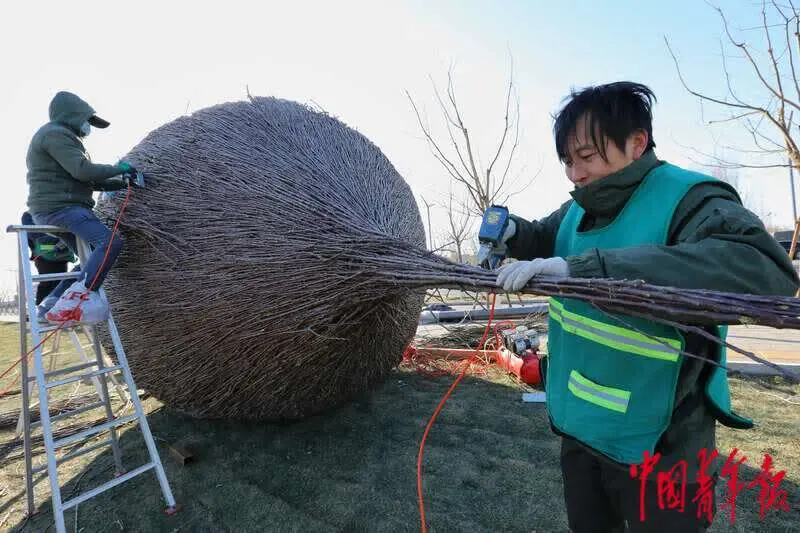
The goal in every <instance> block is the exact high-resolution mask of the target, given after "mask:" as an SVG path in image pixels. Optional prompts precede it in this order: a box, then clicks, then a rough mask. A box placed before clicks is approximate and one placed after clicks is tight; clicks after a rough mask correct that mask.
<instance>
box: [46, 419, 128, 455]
mask: <svg viewBox="0 0 800 533" xmlns="http://www.w3.org/2000/svg"><path fill="white" fill-rule="evenodd" d="M137 418H138V417H137V415H135V414H133V415H128V416H124V417H122V418H118V419H116V420H112V421H111V422H105V423H103V424H99V425H97V426H94V427H91V428H89V429H85V430H83V431H80V432H78V433H75V434H74V435H70V436H69V437H64V438H63V439H59V440H57V441H55V442H53V449H54V450H55V449H57V448H63V447H64V446H67V445H68V444H72V443H73V442H78V441H79V440H83V439H85V438H86V437H91V436H92V435H96V434H98V433H102V432H103V431H106V430H108V429H111V428H114V427H117V426H121V425H123V424H127V423H128V422H133V421H134V420H136V419H137Z"/></svg>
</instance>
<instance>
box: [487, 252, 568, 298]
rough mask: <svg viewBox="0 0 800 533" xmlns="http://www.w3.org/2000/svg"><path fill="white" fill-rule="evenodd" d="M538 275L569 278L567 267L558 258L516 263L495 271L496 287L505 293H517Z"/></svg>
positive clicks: (562, 260)
mask: <svg viewBox="0 0 800 533" xmlns="http://www.w3.org/2000/svg"><path fill="white" fill-rule="evenodd" d="M538 275H542V276H551V277H562V278H565V277H567V276H569V267H568V266H567V262H566V261H565V260H564V259H562V258H560V257H549V258H547V259H541V258H540V259H534V260H533V261H517V262H516V263H510V264H507V265H503V266H501V267H500V268H499V269H497V286H498V287H503V290H504V291H506V292H517V291H519V290H520V289H521V288H522V287H524V286H525V285H527V284H528V282H529V281H530V280H531V278H533V277H534V276H538Z"/></svg>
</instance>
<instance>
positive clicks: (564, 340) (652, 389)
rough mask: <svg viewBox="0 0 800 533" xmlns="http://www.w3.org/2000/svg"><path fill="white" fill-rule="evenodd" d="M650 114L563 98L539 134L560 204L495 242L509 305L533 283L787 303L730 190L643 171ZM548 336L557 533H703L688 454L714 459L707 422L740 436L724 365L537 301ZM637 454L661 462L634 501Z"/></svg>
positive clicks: (704, 344)
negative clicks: (564, 520) (607, 285)
mask: <svg viewBox="0 0 800 533" xmlns="http://www.w3.org/2000/svg"><path fill="white" fill-rule="evenodd" d="M654 100H655V96H654V95H653V93H652V92H651V91H650V89H649V88H648V87H646V86H643V85H641V84H637V83H631V82H618V83H611V84H607V85H600V86H595V87H589V88H586V89H583V90H581V91H580V92H573V93H572V94H571V95H570V97H569V98H568V100H567V102H566V104H565V105H564V107H563V108H562V109H561V111H560V112H559V113H558V114H557V116H556V118H555V125H554V128H553V129H554V136H555V145H556V152H557V154H558V157H559V159H560V160H561V162H562V163H563V165H564V169H565V172H566V175H567V178H568V179H569V180H570V181H571V182H572V183H573V184H574V185H575V189H574V190H573V191H572V192H571V193H570V194H571V196H572V199H571V200H569V201H567V202H566V203H564V204H563V205H562V206H561V207H560V208H559V209H558V210H557V211H555V212H554V213H552V214H550V215H549V216H547V217H545V218H543V219H541V220H534V221H527V220H524V219H522V218H520V217H517V216H513V215H512V216H511V217H510V221H509V227H508V229H507V230H506V232H505V235H504V240H505V243H506V245H507V247H508V250H509V255H510V256H511V257H514V258H516V259H519V261H517V262H514V263H510V264H507V265H504V266H503V267H501V269H500V270H499V274H498V285H499V286H500V287H503V289H504V290H505V291H508V292H515V291H519V290H520V289H521V288H522V287H523V286H525V284H527V283H528V282H529V281H530V280H531V279H532V278H533V277H534V276H537V275H542V276H555V277H560V276H569V277H575V278H612V279H625V280H634V279H636V280H644V281H645V282H647V283H651V284H654V285H663V286H670V287H681V288H687V289H711V290H717V291H727V292H737V293H750V294H760V295H783V296H791V295H793V294H794V293H795V291H796V290H797V288H798V285H800V280H798V277H797V273H796V272H795V270H794V268H793V267H792V263H791V261H790V260H789V257H788V256H787V255H786V252H785V251H784V250H783V249H782V248H781V246H780V244H778V242H777V241H775V239H773V238H772V237H771V236H770V235H769V234H768V233H767V231H766V229H765V228H764V225H763V224H762V222H761V221H760V220H759V218H758V217H757V216H756V215H754V214H753V213H751V212H750V211H748V210H747V209H745V208H744V207H743V206H742V202H741V199H740V198H739V195H738V194H737V192H736V190H735V189H734V188H733V187H731V186H730V185H729V184H727V183H724V182H721V181H719V180H716V179H714V178H712V177H710V176H707V175H704V174H701V173H697V172H692V171H688V170H684V169H682V168H679V167H677V166H674V165H671V164H669V163H667V162H664V161H661V160H659V159H658V158H657V157H656V154H655V152H654V148H655V142H654V140H653V131H652V113H651V108H652V104H653V102H654ZM549 323H550V327H549V334H548V357H547V360H548V363H547V365H546V372H545V388H546V391H547V412H548V415H549V418H550V424H551V427H552V430H553V431H554V432H555V433H556V434H557V435H560V436H561V437H562V444H561V469H562V474H563V480H564V497H565V501H566V507H567V515H568V520H569V527H570V528H571V530H572V531H573V532H574V533H589V532H591V533H607V532H617V531H628V532H662V531H663V532H677V531H680V532H694V531H705V529H706V528H707V527H708V526H709V525H710V523H711V520H710V519H709V516H712V517H713V514H714V512H715V510H716V502H714V501H713V491H712V493H711V495H710V498H711V499H712V501H711V505H710V509H702V508H701V509H700V510H699V511H700V512H699V513H698V505H701V503H702V502H701V499H698V500H697V501H694V502H693V501H692V500H694V499H695V495H696V494H698V493H699V488H700V487H699V485H698V484H697V481H698V475H699V474H700V472H703V473H705V474H707V475H709V476H712V479H716V475H717V474H716V472H715V470H714V467H710V468H709V469H704V468H702V466H701V464H700V457H702V453H701V452H702V450H706V453H708V454H710V453H711V452H712V451H713V450H714V449H715V447H716V443H715V426H716V422H717V421H719V422H720V423H722V424H724V425H726V426H728V427H733V428H741V429H747V428H750V427H751V426H752V422H751V421H750V420H749V419H747V418H744V417H743V416H739V415H737V414H736V413H734V412H733V411H732V409H731V402H730V395H729V391H728V381H727V375H726V372H725V371H724V370H722V369H720V368H719V366H717V365H714V364H713V363H717V364H722V365H724V364H725V352H724V350H722V349H720V347H719V345H718V344H716V343H714V342H712V341H709V340H707V339H706V338H704V337H703V336H700V335H698V334H692V333H683V332H679V331H677V330H675V329H673V328H670V327H666V326H664V325H661V324H658V323H654V322H651V321H648V320H644V319H640V318H634V317H632V316H617V318H615V317H613V316H611V315H609V314H606V313H604V312H602V311H601V310H599V309H597V308H595V307H593V306H591V305H589V304H587V303H584V302H581V301H579V300H575V299H568V298H552V299H551V302H550V319H549ZM707 329H708V331H709V332H710V333H713V334H714V335H717V336H719V337H724V336H725V333H726V328H707ZM680 352H687V353H690V354H694V355H697V356H699V357H700V358H699V359H698V358H691V357H687V356H684V355H681V353H680ZM729 452H730V450H720V452H719V453H720V456H722V457H727V455H728V453H729ZM646 453H647V454H649V455H650V456H654V455H655V454H660V459H659V460H658V463H657V466H656V467H655V470H654V472H653V474H652V475H651V476H650V477H649V481H648V482H647V483H645V490H644V491H642V486H641V479H640V478H639V477H638V476H637V477H633V476H632V475H631V465H639V466H638V467H637V468H638V469H637V471H638V472H641V465H642V464H643V462H644V460H645V454H646ZM684 461H685V463H684V464H685V466H686V472H685V475H686V480H687V486H686V487H687V488H686V498H685V508H684V510H683V512H680V511H678V510H675V509H672V510H670V509H666V508H665V509H663V510H662V509H661V508H660V506H659V504H658V490H657V487H656V472H667V471H668V470H669V469H670V468H672V467H673V466H676V468H678V469H680V468H681V466H680V465H681V463H682V462H684ZM642 496H643V497H644V501H643V502H642V503H641V505H640V497H642ZM642 512H644V515H645V519H644V520H643V521H642V520H641V514H642ZM698 514H700V517H699V518H698ZM626 527H627V529H626Z"/></svg>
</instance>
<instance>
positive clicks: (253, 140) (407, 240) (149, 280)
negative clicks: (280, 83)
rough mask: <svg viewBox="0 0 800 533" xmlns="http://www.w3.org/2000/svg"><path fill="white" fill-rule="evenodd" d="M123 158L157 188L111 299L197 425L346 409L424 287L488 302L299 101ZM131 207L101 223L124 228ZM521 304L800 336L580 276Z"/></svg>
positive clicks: (146, 382)
mask: <svg viewBox="0 0 800 533" xmlns="http://www.w3.org/2000/svg"><path fill="white" fill-rule="evenodd" d="M126 160H128V161H130V162H131V163H132V164H134V165H135V166H136V167H137V168H139V169H141V170H143V171H144V172H145V173H146V175H147V180H146V181H147V188H145V189H141V190H136V191H135V192H134V197H133V198H132V199H131V200H130V202H129V203H128V207H127V211H126V213H125V215H124V217H123V219H122V224H121V228H122V231H123V234H124V238H125V245H124V247H123V255H122V257H121V258H120V260H119V261H118V263H117V264H116V265H115V266H114V268H113V269H112V270H111V274H110V276H109V278H108V279H107V281H106V287H107V289H108V293H109V298H110V300H111V304H112V309H113V311H114V314H115V317H116V319H117V324H118V327H119V329H120V334H121V337H122V341H123V345H124V346H125V349H126V353H127V355H128V358H129V360H130V363H131V368H132V370H133V372H134V376H135V378H136V380H137V383H138V385H139V386H140V387H141V388H144V389H146V390H147V391H148V392H150V393H151V394H153V395H154V396H156V397H157V398H159V399H160V400H161V401H163V402H164V403H166V404H168V405H170V406H172V407H175V408H178V409H181V410H183V411H185V412H187V413H190V414H192V415H195V416H199V417H231V418H248V419H267V420H281V419H298V418H303V417H306V416H308V415H311V414H314V413H317V412H320V411H322V410H325V409H327V408H331V407H334V406H337V405H339V404H341V403H342V402H343V401H345V400H346V399H348V398H349V397H351V396H352V395H353V394H356V393H358V392H361V391H364V390H366V389H369V388H371V387H372V386H373V385H374V384H375V383H376V382H378V381H380V380H382V379H383V377H384V376H385V375H386V374H387V373H388V372H389V371H390V370H391V369H392V368H393V367H395V366H396V365H397V364H398V363H399V362H400V360H401V357H402V354H403V351H404V349H405V347H406V346H407V345H408V343H409V342H410V341H411V340H412V338H413V336H414V332H415V330H416V325H417V319H418V316H419V312H420V307H421V304H422V301H423V297H424V293H425V290H426V289H428V288H433V287H441V288H459V289H467V290H476V289H478V290H481V289H493V288H494V285H495V281H496V277H495V275H494V274H492V273H491V272H487V271H485V270H481V269H479V268H476V267H471V266H468V265H461V264H456V263H452V262H450V261H448V260H446V259H444V258H442V257H439V256H437V255H434V254H433V253H431V252H429V251H427V250H426V249H425V248H424V244H425V239H424V231H423V225H422V221H421V218H420V215H419V211H418V209H417V205H416V202H415V201H414V198H413V196H412V194H411V191H410V189H409V187H408V186H407V184H406V183H405V182H404V181H403V179H402V178H401V177H400V175H399V174H398V173H397V171H396V170H395V169H394V167H393V166H392V165H391V163H390V162H389V161H388V159H387V158H386V157H385V156H384V155H383V154H382V153H381V152H380V150H379V149H378V148H377V147H376V146H374V145H373V144H372V143H371V142H369V141H368V140H367V139H366V138H365V137H364V136H362V135H361V134H359V133H358V132H356V131H354V130H352V129H350V128H348V127H347V126H345V125H344V124H342V123H341V122H340V121H338V120H337V119H335V118H333V117H331V116H328V115H326V114H324V113H319V112H316V111H313V110H311V109H308V108H306V107H304V106H302V105H299V104H297V103H294V102H290V101H286V100H278V99H274V98H251V99H250V100H248V101H243V102H235V103H227V104H222V105H219V106H215V107H211V108H208V109H205V110H201V111H198V112H196V113H194V114H193V115H191V116H186V117H181V118H179V119H177V120H175V121H173V122H170V123H168V124H166V125H164V126H162V127H160V128H158V129H156V130H155V131H153V132H152V133H150V134H149V135H148V136H147V137H146V138H145V139H144V140H143V141H142V142H141V143H140V144H139V145H138V146H136V147H135V148H134V149H133V150H132V151H131V152H130V153H129V154H127V156H126ZM121 202H122V198H121V197H120V196H119V195H118V196H116V197H115V198H113V199H111V200H109V199H106V200H105V201H102V202H100V204H99V205H98V212H99V213H100V214H101V215H104V216H105V217H107V218H109V219H113V218H115V217H116V216H117V213H118V211H119V209H120V205H121ZM524 292H529V293H533V294H541V295H563V296H569V297H574V298H579V299H582V300H586V301H589V302H592V303H593V304H595V305H598V306H600V307H601V308H603V309H605V310H606V311H608V312H610V313H623V314H626V315H635V316H645V317H649V318H652V319H654V320H656V321H660V322H664V323H669V324H675V325H676V326H677V327H681V328H684V329H686V328H693V330H697V331H699V332H702V333H704V334H706V335H708V336H710V334H709V333H708V332H706V331H705V330H702V329H700V328H698V327H697V326H694V325H693V326H684V325H683V323H690V324H719V323H727V324H736V323H752V324H765V325H770V326H775V327H798V326H800V318H798V316H800V303H798V302H797V301H796V300H793V299H791V298H762V297H754V296H745V295H734V294H720V293H714V292H710V291H697V290H695V291H687V290H678V289H671V288H666V287H653V286H650V285H646V284H643V283H638V282H622V281H608V280H575V279H562V280H548V279H539V280H536V282H535V283H532V284H530V285H529V287H527V288H526V290H525V291H524ZM615 316H616V315H615ZM106 345H107V346H108V344H107V343H106Z"/></svg>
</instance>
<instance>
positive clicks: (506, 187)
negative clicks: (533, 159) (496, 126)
mask: <svg viewBox="0 0 800 533" xmlns="http://www.w3.org/2000/svg"><path fill="white" fill-rule="evenodd" d="M431 84H432V85H433V92H434V95H435V97H436V101H437V103H438V105H439V109H440V111H441V113H442V118H443V119H444V125H445V127H446V135H447V137H446V139H444V140H441V139H439V140H437V139H436V138H435V137H434V134H433V133H432V130H431V127H430V125H429V124H428V122H427V120H426V119H424V118H423V114H422V112H421V111H420V109H419V106H417V104H416V102H415V101H414V99H413V98H412V97H411V94H410V93H409V92H408V91H406V96H408V100H409V102H410V103H411V107H412V108H413V110H414V113H415V115H416V117H417V122H418V123H419V127H420V129H421V130H422V133H423V135H424V136H425V140H426V142H427V143H428V146H429V148H430V149H431V151H432V152H433V156H434V157H435V158H436V160H437V161H439V163H440V164H441V165H442V167H444V169H445V170H446V171H447V173H448V175H449V176H450V178H451V179H452V180H453V182H454V183H455V184H457V185H458V186H459V187H461V188H463V189H464V190H465V191H466V193H467V201H466V202H465V203H464V205H463V206H462V207H463V208H464V210H465V211H466V212H468V213H469V214H470V215H475V216H481V215H482V214H483V212H484V211H485V210H486V208H488V207H489V206H490V205H492V204H495V203H500V204H505V203H506V202H508V200H509V198H511V197H512V196H513V195H514V194H517V193H518V192H520V191H519V190H518V191H511V190H510V188H511V186H512V185H513V182H514V179H513V177H512V176H511V175H510V173H511V169H512V163H513V161H514V156H515V154H516V152H517V148H518V147H519V131H520V129H519V97H518V96H517V94H516V89H515V85H514V71H513V63H512V68H511V70H510V73H509V77H508V84H507V86H506V91H505V94H506V96H505V105H504V115H503V129H502V131H501V132H500V134H499V140H498V141H497V144H496V147H494V148H493V149H492V150H491V155H490V157H489V158H488V160H487V161H488V162H489V163H488V165H486V166H482V165H481V158H480V155H479V153H478V151H477V148H476V146H475V140H474V138H473V136H471V133H470V130H469V129H468V128H467V125H466V123H465V121H464V114H463V112H462V110H461V108H460V107H459V104H458V100H457V98H456V89H455V83H454V81H453V69H452V67H451V68H450V70H449V71H448V72H447V90H446V92H445V96H444V97H443V95H442V93H441V92H440V91H439V89H438V88H437V86H436V83H435V82H434V81H433V79H431ZM534 177H535V176H534Z"/></svg>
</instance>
